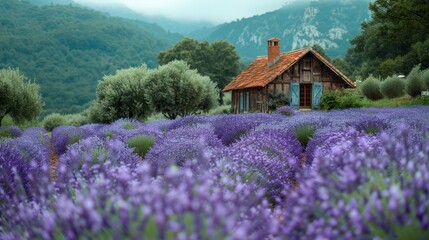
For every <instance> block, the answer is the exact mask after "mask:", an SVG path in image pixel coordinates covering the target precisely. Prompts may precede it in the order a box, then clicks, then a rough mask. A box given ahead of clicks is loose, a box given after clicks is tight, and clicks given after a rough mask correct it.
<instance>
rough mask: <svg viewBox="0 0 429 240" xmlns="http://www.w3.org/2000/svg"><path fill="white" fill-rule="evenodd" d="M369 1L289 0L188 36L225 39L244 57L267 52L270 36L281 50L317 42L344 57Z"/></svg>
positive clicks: (364, 14)
mask: <svg viewBox="0 0 429 240" xmlns="http://www.w3.org/2000/svg"><path fill="white" fill-rule="evenodd" d="M369 2H370V1H369V0H339V1H338V0H335V1H334V0H324V1H304V2H301V1H295V2H289V3H288V4H286V5H284V6H283V7H282V8H280V9H278V10H275V11H272V12H268V13H265V14H262V15H257V16H253V17H250V18H243V19H241V20H237V21H234V22H230V23H225V24H221V25H219V26H216V27H214V28H206V29H203V30H199V31H195V32H193V33H191V34H190V36H191V37H194V38H196V39H207V40H208V41H215V40H219V39H224V40H227V41H228V42H230V43H231V44H233V45H235V47H236V49H237V51H238V53H239V54H240V56H241V57H242V58H244V59H254V58H255V57H256V56H260V55H266V51H267V50H266V49H267V47H266V44H267V43H266V40H267V39H269V38H271V37H278V38H280V40H281V43H280V47H281V51H282V52H286V51H291V50H294V49H299V48H303V47H308V46H312V45H315V44H317V45H319V46H321V47H322V48H323V49H324V50H325V51H326V53H327V54H328V55H329V56H331V57H336V56H344V54H345V52H346V49H347V48H348V47H349V46H350V43H349V40H350V39H352V38H354V37H355V36H356V35H357V34H359V33H360V32H361V28H360V24H361V22H362V21H364V20H368V19H369V18H370V13H369V10H368V3H369Z"/></svg>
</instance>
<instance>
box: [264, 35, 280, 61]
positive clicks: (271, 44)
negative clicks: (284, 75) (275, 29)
mask: <svg viewBox="0 0 429 240" xmlns="http://www.w3.org/2000/svg"><path fill="white" fill-rule="evenodd" d="M267 42H268V67H271V66H273V65H274V64H276V63H277V62H278V61H279V60H280V39H278V38H275V37H273V38H270V39H268V41H267Z"/></svg>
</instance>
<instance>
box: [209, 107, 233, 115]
mask: <svg viewBox="0 0 429 240" xmlns="http://www.w3.org/2000/svg"><path fill="white" fill-rule="evenodd" d="M230 111H231V105H220V106H218V107H216V108H214V109H211V110H210V111H209V115H216V114H223V113H230Z"/></svg>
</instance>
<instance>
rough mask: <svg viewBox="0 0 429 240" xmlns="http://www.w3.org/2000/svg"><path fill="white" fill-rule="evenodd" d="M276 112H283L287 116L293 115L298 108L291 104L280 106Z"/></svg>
mask: <svg viewBox="0 0 429 240" xmlns="http://www.w3.org/2000/svg"><path fill="white" fill-rule="evenodd" d="M276 113H278V114H282V115H285V116H292V115H294V114H295V113H296V110H295V109H294V108H293V107H290V106H283V107H279V108H278V109H277V111H276Z"/></svg>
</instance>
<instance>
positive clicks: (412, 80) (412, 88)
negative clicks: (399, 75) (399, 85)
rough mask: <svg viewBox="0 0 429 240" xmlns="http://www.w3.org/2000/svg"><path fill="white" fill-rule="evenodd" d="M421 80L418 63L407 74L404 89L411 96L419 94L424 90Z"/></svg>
mask: <svg viewBox="0 0 429 240" xmlns="http://www.w3.org/2000/svg"><path fill="white" fill-rule="evenodd" d="M423 85H424V84H423V81H422V78H421V72H420V65H417V66H415V67H414V68H413V69H412V70H411V72H410V73H409V74H408V76H407V81H406V84H405V90H406V92H407V93H408V95H410V96H411V97H417V96H420V94H421V92H422V91H423V90H424V86H423Z"/></svg>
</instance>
